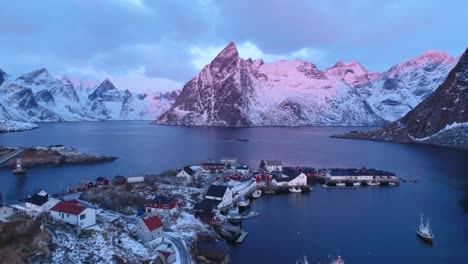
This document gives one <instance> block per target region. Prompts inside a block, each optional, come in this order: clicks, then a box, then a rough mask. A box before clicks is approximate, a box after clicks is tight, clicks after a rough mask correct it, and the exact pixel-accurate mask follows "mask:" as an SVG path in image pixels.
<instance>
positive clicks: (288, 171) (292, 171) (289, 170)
mask: <svg viewBox="0 0 468 264" xmlns="http://www.w3.org/2000/svg"><path fill="white" fill-rule="evenodd" d="M301 173H302V170H301V169H299V168H293V167H283V174H284V175H287V176H289V177H293V178H296V177H297V176H299V174H301Z"/></svg>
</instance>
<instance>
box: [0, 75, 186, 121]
mask: <svg viewBox="0 0 468 264" xmlns="http://www.w3.org/2000/svg"><path fill="white" fill-rule="evenodd" d="M0 75H1V76H2V80H4V81H3V83H1V85H0V106H1V107H0V119H5V120H15V121H23V122H50V121H81V120H126V119H130V120H153V119H154V118H156V117H158V116H159V115H161V114H162V113H163V112H164V111H165V110H167V109H168V108H169V107H170V105H171V104H172V103H173V102H174V100H175V98H174V93H175V96H177V93H178V92H177V91H173V92H169V93H166V94H162V93H153V94H132V93H131V92H130V91H128V90H126V91H122V90H119V89H117V88H116V87H115V86H114V85H113V84H112V82H111V81H110V80H108V79H106V80H104V81H103V82H102V83H101V84H99V85H97V83H95V82H83V81H79V80H71V79H68V78H62V79H60V80H59V79H56V78H54V77H52V76H51V75H50V74H49V72H48V71H47V70H46V69H43V68H42V69H37V70H34V71H32V72H30V73H26V74H24V75H21V76H20V77H18V78H17V79H15V80H10V79H9V78H4V77H6V76H7V75H6V74H5V73H4V72H3V71H1V72H0Z"/></svg>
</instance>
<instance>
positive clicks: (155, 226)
mask: <svg viewBox="0 0 468 264" xmlns="http://www.w3.org/2000/svg"><path fill="white" fill-rule="evenodd" d="M162 235H163V223H162V222H161V219H159V217H158V216H157V215H154V216H149V217H146V218H142V219H140V221H139V223H138V226H137V238H138V240H141V241H144V242H149V241H153V240H155V239H157V238H160V237H162Z"/></svg>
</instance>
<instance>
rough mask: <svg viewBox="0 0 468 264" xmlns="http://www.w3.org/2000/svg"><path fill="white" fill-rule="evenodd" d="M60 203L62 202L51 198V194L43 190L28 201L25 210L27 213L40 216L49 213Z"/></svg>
mask: <svg viewBox="0 0 468 264" xmlns="http://www.w3.org/2000/svg"><path fill="white" fill-rule="evenodd" d="M59 202H60V200H58V199H55V198H51V197H49V194H48V193H47V192H45V191H43V190H42V191H40V192H38V193H36V194H33V195H31V196H30V197H29V198H28V199H26V205H25V208H26V211H30V212H33V213H34V214H40V213H45V212H49V211H50V208H52V207H53V206H54V205H56V204H57V203H59Z"/></svg>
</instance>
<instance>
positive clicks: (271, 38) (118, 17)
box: [0, 0, 468, 91]
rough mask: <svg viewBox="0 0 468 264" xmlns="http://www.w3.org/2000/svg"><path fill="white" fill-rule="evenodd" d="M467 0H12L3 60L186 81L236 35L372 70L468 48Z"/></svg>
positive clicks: (140, 84) (156, 83)
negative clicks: (428, 53) (354, 62)
mask: <svg viewBox="0 0 468 264" xmlns="http://www.w3.org/2000/svg"><path fill="white" fill-rule="evenodd" d="M467 10H468V1H466V0H459V1H454V0H443V1H442V0H441V1H438V0H434V1H425V0H401V1H400V0H395V1H392V0H388V1H387V0H360V1H353V0H327V1H324V0H323V1H314V0H304V1H301V0H297V1H279V0H265V1H262V0H259V1H251V0H232V1H227V0H226V1H222V0H220V1H215V0H193V1H189V0H184V1H177V0H168V1H165V0H158V1H152V0H68V1H62V0H56V1H51V0H50V1H49V0H42V1H23V0H17V1H4V2H3V3H2V5H1V8H0V21H1V26H0V68H1V69H3V70H4V71H6V72H7V73H9V74H10V75H12V76H17V75H19V74H22V73H25V72H28V71H31V70H33V69H36V68H41V67H45V68H47V69H48V70H49V72H50V73H51V74H53V75H55V76H58V77H60V76H62V75H66V76H69V77H73V78H84V79H95V80H99V81H101V80H103V79H104V78H110V79H111V80H112V81H113V82H114V83H115V84H116V86H118V88H122V89H125V88H128V89H130V90H149V89H155V90H161V91H163V90H170V89H174V88H181V86H183V84H185V83H186V82H187V81H188V80H189V79H190V78H192V77H193V76H194V75H195V74H196V73H197V72H198V71H199V70H200V69H201V68H202V67H203V66H204V65H205V64H207V63H209V62H210V60H211V59H212V58H213V57H214V56H216V54H217V53H218V52H219V51H220V50H221V49H222V48H223V47H224V46H225V45H227V44H228V43H229V42H230V41H234V42H236V44H237V47H238V50H239V53H240V55H241V56H242V57H244V58H249V57H252V58H253V59H257V58H263V59H264V60H265V61H273V60H277V59H294V58H300V59H303V60H308V61H311V62H313V63H315V64H316V65H317V66H318V67H319V68H322V69H324V68H326V67H329V66H331V65H333V64H334V63H335V62H336V61H338V60H343V61H348V60H357V61H359V62H361V64H362V65H364V66H365V67H367V68H368V69H370V70H374V71H385V70H387V69H388V68H389V67H390V66H391V65H393V64H395V63H398V62H401V61H403V60H406V59H409V58H411V57H414V56H416V55H418V54H420V53H422V52H424V51H426V50H430V49H436V50H443V51H447V52H448V53H449V54H451V55H452V56H459V55H460V54H461V53H462V52H463V51H464V49H466V48H467V47H468V20H467V18H466V11H467Z"/></svg>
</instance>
